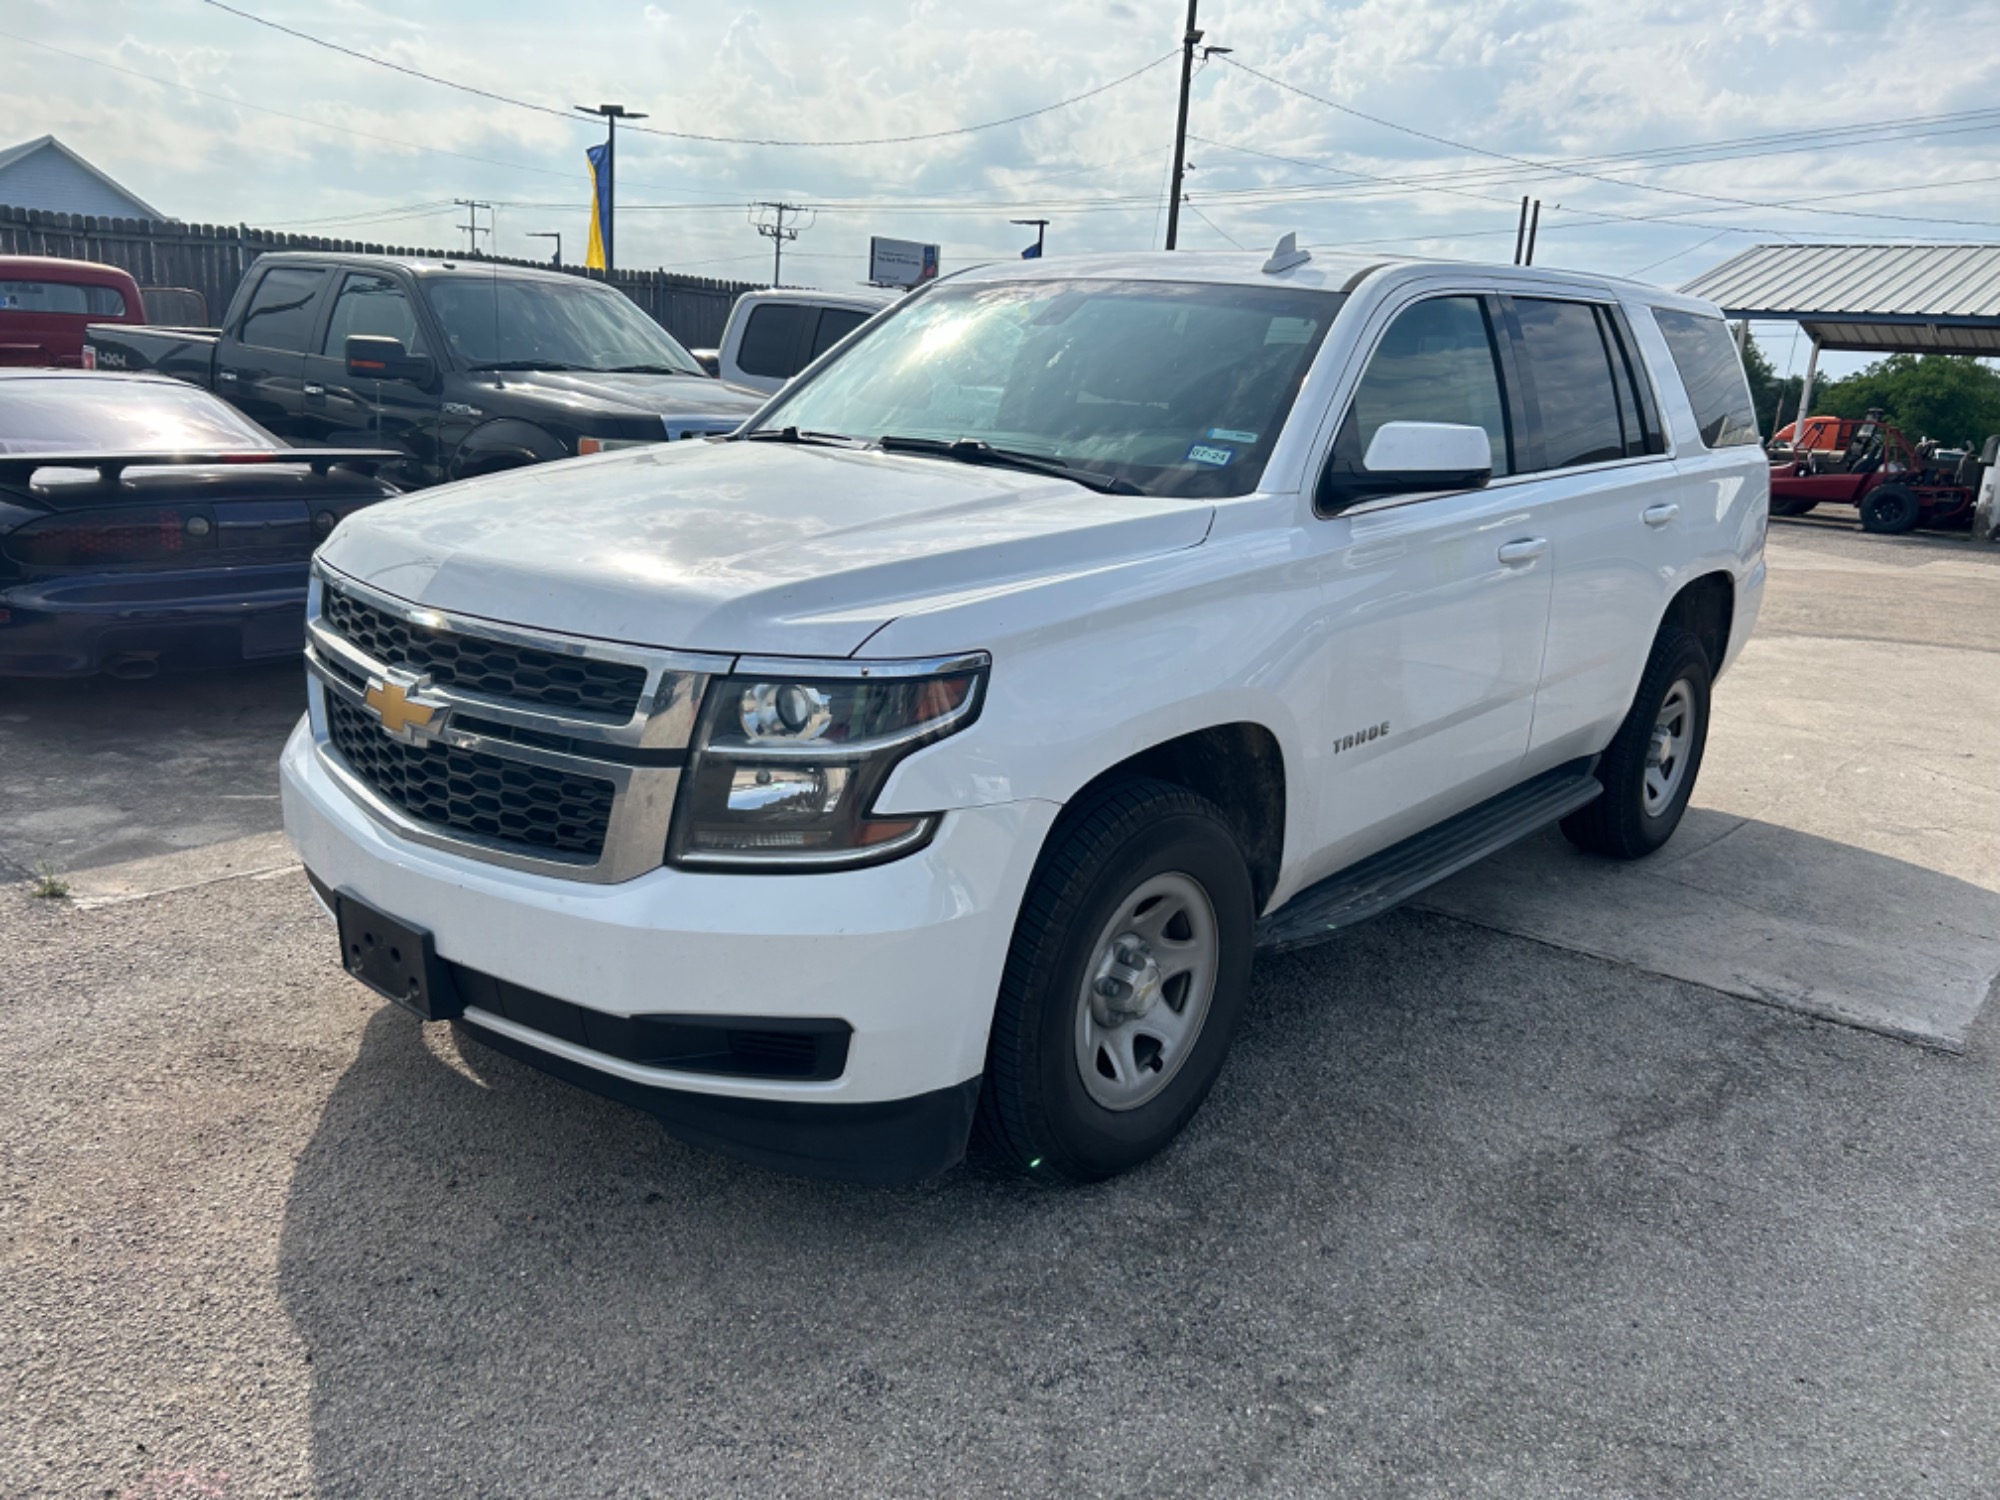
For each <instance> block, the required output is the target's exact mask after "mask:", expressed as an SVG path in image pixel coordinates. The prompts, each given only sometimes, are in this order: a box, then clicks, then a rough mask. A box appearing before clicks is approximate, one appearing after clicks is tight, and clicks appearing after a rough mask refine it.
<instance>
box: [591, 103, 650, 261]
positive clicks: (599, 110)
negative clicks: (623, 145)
mask: <svg viewBox="0 0 2000 1500" xmlns="http://www.w3.org/2000/svg"><path fill="white" fill-rule="evenodd" d="M576 108H577V111H578V112H579V113H580V114H586V115H602V116H603V117H604V130H605V135H604V274H605V275H606V276H609V275H610V274H611V272H612V270H613V269H614V268H615V267H616V266H617V264H618V261H617V259H616V257H615V256H614V255H613V254H612V233H613V230H612V224H613V221H614V219H615V218H616V217H617V210H618V196H617V194H618V122H619V121H620V120H643V119H645V118H646V117H645V116H644V115H643V114H640V113H639V112H638V111H637V110H631V109H627V108H626V107H625V106H624V105H622V104H600V105H598V106H597V107H596V108H595V109H593V108H591V107H590V106H589V105H588V104H579V105H577V107H576ZM591 208H592V211H593V212H595V210H596V205H595V204H592V205H591ZM585 258H586V259H588V258H589V257H587V256H586V257H585Z"/></svg>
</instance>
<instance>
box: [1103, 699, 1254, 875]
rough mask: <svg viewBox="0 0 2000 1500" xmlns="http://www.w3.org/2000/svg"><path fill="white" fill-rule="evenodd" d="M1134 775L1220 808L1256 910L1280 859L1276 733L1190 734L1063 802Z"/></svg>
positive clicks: (1241, 725) (1228, 727) (1239, 724)
mask: <svg viewBox="0 0 2000 1500" xmlns="http://www.w3.org/2000/svg"><path fill="white" fill-rule="evenodd" d="M1135 776H1145V777H1151V778H1152V779H1154V780H1156V781H1165V782H1169V783H1171V784H1173V785H1175V786H1181V787H1185V788H1187V789H1188V790H1189V791H1191V792H1193V793H1195V794H1196V795H1197V796H1201V797H1206V798H1207V799H1208V800H1209V801H1211V802H1213V803H1214V804H1215V805H1216V806H1217V807H1218V808H1219V809H1221V811H1222V815H1223V817H1224V818H1226V819H1227V820H1228V822H1229V826H1230V830H1231V832H1233V833H1234V834H1235V835H1236V841H1237V844H1238V846H1239V847H1240V848H1241V849H1242V850H1243V859H1244V863H1245V864H1247V865H1248V866H1249V868H1250V886H1251V890H1252V891H1253V892H1254V893H1255V895H1256V899H1257V909H1258V910H1259V911H1262V910H1263V908H1264V906H1265V905H1266V903H1268V902H1269V901H1270V899H1271V893H1272V892H1273V891H1275V890H1276V889H1277V885H1278V874H1279V870H1280V868H1281V867H1282V865H1283V863H1284V854H1285V813H1286V791H1287V789H1286V780H1285V755H1284V749H1283V747H1282V746H1281V745H1280V744H1279V741H1278V736H1277V735H1276V734H1275V733H1273V732H1272V731H1271V730H1270V729H1269V728H1267V727H1266V726H1264V725H1262V724H1258V723H1254V722H1251V721H1248V720H1237V721H1235V722H1232V723H1227V724H1214V725H1211V726H1209V727H1208V728H1206V729H1196V730H1192V731H1190V732H1188V733H1186V734H1180V735H1176V736H1174V737H1173V738H1172V739H1167V740H1162V741H1160V742H1159V743H1158V744H1154V745H1149V746H1147V747H1146V748H1145V749H1143V750H1139V751H1135V752H1133V753H1132V754H1131V755H1128V756H1127V757H1126V758H1125V759H1123V760H1121V761H1119V762H1117V763H1116V764H1115V765H1110V766H1106V767H1105V768H1104V769H1103V770H1102V771H1100V772H1098V773H1097V774H1096V775H1095V776H1093V777H1092V778H1091V779H1090V780H1089V781H1087V782H1085V783H1084V784H1083V785H1082V786H1080V787H1078V788H1077V790H1076V792H1075V794H1074V795H1073V796H1072V797H1070V798H1069V799H1068V800H1069V801H1070V802H1071V803H1072V804H1074V803H1079V802H1082V801H1084V800H1085V799H1087V798H1088V797H1090V796H1091V794H1093V793H1095V792H1097V791H1098V790H1100V789H1101V788H1103V787H1105V786H1108V785H1110V784H1111V783H1112V782H1115V781H1120V780H1124V779H1127V778H1129V777H1135Z"/></svg>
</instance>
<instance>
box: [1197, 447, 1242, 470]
mask: <svg viewBox="0 0 2000 1500" xmlns="http://www.w3.org/2000/svg"><path fill="white" fill-rule="evenodd" d="M1187 461H1188V462H1189V463H1191V464H1208V465H1210V466H1212V467H1214V468H1218V469H1219V468H1221V467H1222V466H1223V465H1224V464H1232V463H1234V462H1236V450H1235V449H1234V448H1211V447H1209V446H1208V445H1207V444H1205V443H1196V444H1195V445H1194V446H1193V447H1192V448H1190V449H1188V451H1187Z"/></svg>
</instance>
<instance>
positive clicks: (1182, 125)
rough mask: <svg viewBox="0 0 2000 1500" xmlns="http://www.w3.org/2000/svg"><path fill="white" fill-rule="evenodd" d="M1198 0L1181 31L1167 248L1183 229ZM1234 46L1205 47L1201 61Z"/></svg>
mask: <svg viewBox="0 0 2000 1500" xmlns="http://www.w3.org/2000/svg"><path fill="white" fill-rule="evenodd" d="M1197 3H1198V0H1188V18H1187V30H1186V31H1184V32H1183V33H1181V111H1180V115H1179V117H1178V118H1177V119H1176V120H1175V121H1174V198H1173V202H1171V203H1169V204H1168V205H1167V248H1168V249H1169V250H1171V249H1173V248H1174V242H1175V240H1177V239H1179V238H1180V231H1181V182H1182V180H1183V179H1184V178H1185V177H1186V176H1187V116H1188V85H1189V84H1191V83H1192V82H1193V81H1194V49H1195V46H1196V44H1197V43H1199V42H1200V41H1201V38H1202V32H1201V28H1200V27H1198V26H1196V25H1195V24H1194V10H1195V5H1196V4H1197ZM1234 50H1235V49H1234V48H1232V47H1203V48H1202V49H1201V60H1202V61H1203V62H1207V61H1208V60H1209V59H1210V58H1211V57H1216V56H1219V55H1220V54H1222V53H1224V52H1232V51H1234Z"/></svg>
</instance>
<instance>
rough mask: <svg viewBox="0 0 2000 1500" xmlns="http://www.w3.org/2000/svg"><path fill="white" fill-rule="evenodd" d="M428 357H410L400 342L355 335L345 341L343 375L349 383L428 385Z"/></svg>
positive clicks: (413, 355)
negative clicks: (362, 381) (381, 381)
mask: <svg viewBox="0 0 2000 1500" xmlns="http://www.w3.org/2000/svg"><path fill="white" fill-rule="evenodd" d="M431 368H432V367H431V357H430V356H429V355H428V354H412V353H410V351H409V350H407V349H405V348H404V347H403V341H402V340H401V339H392V338H384V337H383V336H382V335H380V334H374V333H356V334H351V335H349V337H348V340H347V375H348V378H349V379H350V380H407V381H410V382H411V383H413V384H415V385H428V384H429V383H430V379H431Z"/></svg>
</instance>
